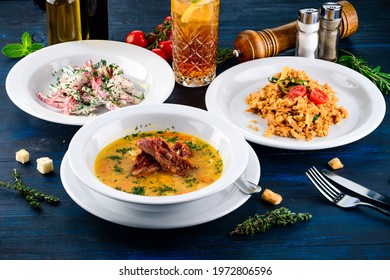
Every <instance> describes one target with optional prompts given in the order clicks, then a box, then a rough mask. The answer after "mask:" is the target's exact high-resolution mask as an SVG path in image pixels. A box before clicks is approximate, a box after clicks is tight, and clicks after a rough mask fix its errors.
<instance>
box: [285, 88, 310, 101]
mask: <svg viewBox="0 0 390 280" xmlns="http://www.w3.org/2000/svg"><path fill="white" fill-rule="evenodd" d="M305 95H306V87H305V86H303V85H298V86H293V87H292V88H291V89H290V90H289V92H288V94H287V96H288V98H289V99H290V100H294V99H295V98H297V97H299V96H302V97H303V96H305Z"/></svg>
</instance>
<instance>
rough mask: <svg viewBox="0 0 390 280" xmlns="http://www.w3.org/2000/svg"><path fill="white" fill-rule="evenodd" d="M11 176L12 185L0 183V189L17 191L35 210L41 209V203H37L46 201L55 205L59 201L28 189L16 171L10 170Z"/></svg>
mask: <svg viewBox="0 0 390 280" xmlns="http://www.w3.org/2000/svg"><path fill="white" fill-rule="evenodd" d="M12 176H13V179H14V180H13V183H10V182H8V183H4V182H0V186H1V187H7V188H9V189H13V190H15V191H18V192H19V194H21V195H22V196H24V198H25V199H26V200H27V202H28V203H29V204H30V205H31V206H32V207H33V208H35V209H40V208H41V203H40V202H39V201H46V202H47V203H51V204H55V203H58V202H59V201H60V200H59V199H58V198H57V197H54V196H52V195H48V194H46V193H44V192H41V191H38V190H36V189H33V188H29V187H27V186H26V185H24V184H23V182H22V180H21V179H20V175H19V173H18V172H17V171H16V169H13V170H12Z"/></svg>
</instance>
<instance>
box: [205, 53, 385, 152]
mask: <svg viewBox="0 0 390 280" xmlns="http://www.w3.org/2000/svg"><path fill="white" fill-rule="evenodd" d="M284 66H289V67H292V68H295V69H299V70H304V71H306V73H307V74H308V75H309V76H310V77H311V78H313V79H316V80H318V81H319V82H320V83H321V84H324V83H328V84H329V85H330V86H331V87H332V88H333V89H334V90H335V91H336V96H337V97H338V98H339V102H338V105H342V106H344V107H345V108H346V109H347V110H348V113H349V117H348V119H345V120H343V121H341V122H340V123H339V124H337V125H334V126H332V127H331V128H330V131H329V134H328V136H326V137H316V138H315V139H313V140H312V141H300V140H297V139H293V138H283V137H279V136H272V137H271V138H267V137H265V136H264V132H265V130H266V129H267V124H266V122H265V120H264V119H261V118H260V117H258V116H257V115H256V114H253V113H250V112H246V109H247V108H248V107H247V104H246V103H245V97H246V96H248V95H249V94H250V93H251V92H254V91H257V90H259V89H260V88H262V87H264V86H265V85H266V84H267V83H268V78H269V77H272V76H273V75H274V74H276V73H278V72H280V71H281V70H282V69H283V67H284ZM206 106H207V110H208V111H210V112H211V113H213V114H216V115H218V116H221V117H223V118H225V119H227V120H229V121H230V122H232V123H233V124H234V125H235V126H236V127H238V128H239V129H240V131H241V132H242V134H243V135H244V137H245V138H246V139H247V140H249V141H251V142H254V143H257V144H261V145H264V146H270V147H276V148H284V149H293V150H316V149H325V148H331V147H337V146H342V145H345V144H349V143H352V142H354V141H357V140H359V139H361V138H363V137H365V136H367V135H368V134H370V133H371V132H372V131H373V130H375V129H376V128H377V127H378V126H379V125H380V123H381V122H382V120H383V118H384V116H385V112H386V103H385V100H384V98H383V95H382V93H381V92H380V91H379V90H378V88H377V87H376V86H375V85H374V84H373V83H372V82H371V81H370V80H368V79H367V78H366V77H364V76H362V75H361V74H359V73H358V72H356V71H354V70H351V69H349V68H347V67H344V66H341V65H339V64H336V63H332V62H328V61H324V60H313V59H309V58H302V57H273V58H263V59H258V60H253V61H249V62H245V63H242V64H239V65H237V66H234V67H232V68H230V69H228V70H226V71H225V72H223V73H222V74H220V75H219V76H218V77H217V78H216V79H215V80H214V81H213V82H212V83H211V85H210V86H209V87H208V89H207V92H206ZM253 119H256V120H257V121H258V123H257V124H256V125H257V126H258V127H259V131H255V130H253V129H251V128H249V127H248V125H249V124H250V123H251V121H252V120H253Z"/></svg>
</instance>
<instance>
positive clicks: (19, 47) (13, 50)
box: [1, 32, 44, 58]
mask: <svg viewBox="0 0 390 280" xmlns="http://www.w3.org/2000/svg"><path fill="white" fill-rule="evenodd" d="M42 48H44V45H42V44H41V43H33V41H32V39H31V36H30V34H29V33H28V32H24V33H23V35H22V43H21V44H20V43H13V44H8V45H6V46H5V47H4V48H3V49H2V50H1V52H2V53H3V54H4V55H5V56H7V57H9V58H21V57H24V56H26V55H29V54H30V53H33V52H35V51H37V50H39V49H42Z"/></svg>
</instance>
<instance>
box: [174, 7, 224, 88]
mask: <svg viewBox="0 0 390 280" xmlns="http://www.w3.org/2000/svg"><path fill="white" fill-rule="evenodd" d="M219 1H220V0H171V13H172V32H173V33H172V46H173V50H172V55H173V62H172V64H173V71H174V73H175V79H176V82H178V83H179V84H182V85H184V86H188V87H199V86H204V85H208V84H210V83H211V81H212V80H213V79H214V78H215V72H216V57H217V44H218V19H219Z"/></svg>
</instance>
